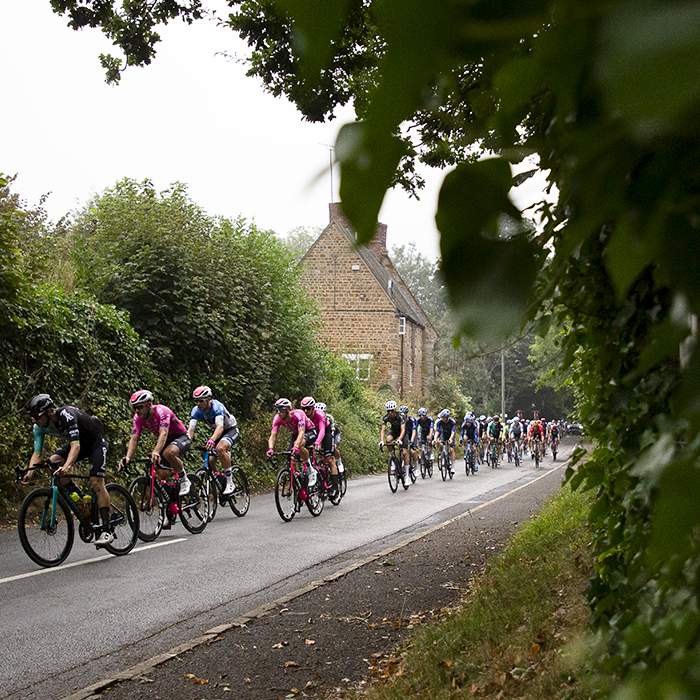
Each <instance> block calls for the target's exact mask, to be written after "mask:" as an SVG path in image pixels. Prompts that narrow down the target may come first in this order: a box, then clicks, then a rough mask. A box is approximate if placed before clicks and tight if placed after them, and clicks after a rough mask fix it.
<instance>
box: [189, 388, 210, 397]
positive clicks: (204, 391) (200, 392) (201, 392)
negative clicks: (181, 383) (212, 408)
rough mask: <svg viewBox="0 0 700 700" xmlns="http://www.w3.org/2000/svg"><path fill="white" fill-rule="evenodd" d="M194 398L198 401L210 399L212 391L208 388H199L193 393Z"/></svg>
mask: <svg viewBox="0 0 700 700" xmlns="http://www.w3.org/2000/svg"><path fill="white" fill-rule="evenodd" d="M192 398H193V399H195V400H197V399H210V398H211V389H210V388H209V387H208V386H204V385H202V386H198V387H197V388H196V389H195V390H194V391H193V392H192Z"/></svg>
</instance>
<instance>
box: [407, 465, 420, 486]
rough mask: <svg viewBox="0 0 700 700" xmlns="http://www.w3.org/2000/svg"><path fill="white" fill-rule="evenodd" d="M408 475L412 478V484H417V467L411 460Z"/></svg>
mask: <svg viewBox="0 0 700 700" xmlns="http://www.w3.org/2000/svg"><path fill="white" fill-rule="evenodd" d="M408 475H409V477H410V478H411V483H412V484H415V483H416V479H418V474H416V465H415V464H414V463H413V462H412V461H410V460H409V462H408Z"/></svg>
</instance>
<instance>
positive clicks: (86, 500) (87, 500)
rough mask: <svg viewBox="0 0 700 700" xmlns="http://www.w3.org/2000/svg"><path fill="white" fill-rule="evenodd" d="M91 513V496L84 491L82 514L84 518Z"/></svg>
mask: <svg viewBox="0 0 700 700" xmlns="http://www.w3.org/2000/svg"><path fill="white" fill-rule="evenodd" d="M91 514H92V496H91V495H90V494H89V493H86V494H85V495H84V496H83V515H85V517H86V518H89V517H90V515H91Z"/></svg>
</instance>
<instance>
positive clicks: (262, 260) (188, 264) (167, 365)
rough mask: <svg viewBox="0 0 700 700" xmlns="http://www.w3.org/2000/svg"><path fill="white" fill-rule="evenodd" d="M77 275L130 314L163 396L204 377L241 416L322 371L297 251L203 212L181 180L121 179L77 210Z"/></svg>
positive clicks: (311, 381)
mask: <svg viewBox="0 0 700 700" xmlns="http://www.w3.org/2000/svg"><path fill="white" fill-rule="evenodd" d="M73 235H74V242H73V256H74V260H75V264H76V284H77V285H79V286H81V287H83V288H85V289H87V290H89V291H90V292H91V293H93V294H95V295H96V296H97V298H98V299H100V301H102V302H104V303H111V304H114V305H116V306H118V307H119V308H122V309H125V310H126V311H127V312H128V313H129V319H130V322H131V324H132V326H133V327H134V329H135V330H136V331H137V332H138V333H139V335H140V336H141V337H142V338H144V339H146V340H147V341H148V343H149V345H150V348H151V351H152V353H153V361H154V364H155V366H156V369H157V371H158V373H159V375H160V379H161V382H162V390H163V397H162V398H163V400H167V401H173V400H176V397H177V396H178V395H179V394H181V393H182V391H183V387H184V386H187V387H189V389H190V390H191V389H192V388H194V387H195V386H197V385H199V384H202V383H207V384H210V385H211V386H212V388H213V389H214V390H215V391H216V394H217V396H218V397H220V398H221V400H222V401H224V403H226V405H227V406H228V407H229V408H230V409H231V410H232V411H234V412H235V413H236V414H237V415H239V416H243V417H245V416H247V415H248V414H249V413H250V412H251V411H252V410H253V408H254V407H255V406H256V405H258V404H261V403H269V402H271V401H272V400H274V398H276V397H277V396H279V395H286V394H292V395H294V394H298V393H302V394H303V393H304V392H308V391H310V389H311V388H312V387H314V386H315V385H316V384H317V383H318V381H319V379H320V371H319V369H318V368H319V367H320V366H321V365H322V362H321V354H320V353H321V351H320V349H319V348H318V346H317V344H316V341H315V328H316V312H315V310H314V309H313V307H312V305H311V303H310V302H309V301H308V298H307V297H306V295H304V294H302V293H301V292H300V291H299V287H298V283H297V280H298V275H299V271H298V269H297V267H296V265H294V260H293V255H292V254H291V253H290V252H289V251H288V250H287V248H286V247H285V246H284V244H282V243H281V242H280V241H279V240H278V239H277V238H276V237H275V236H274V234H273V233H272V232H269V231H261V230H259V229H257V228H256V227H255V226H253V225H247V224H246V222H245V221H244V220H243V219H237V220H235V221H229V220H227V219H220V218H212V217H208V216H207V215H206V214H205V213H204V212H203V211H202V210H201V209H200V208H199V207H198V206H197V205H195V204H194V203H193V202H192V201H191V200H190V199H189V198H188V197H187V193H186V189H185V187H184V186H183V185H181V184H175V185H173V186H171V188H170V189H168V190H166V191H164V192H162V193H157V192H156V191H155V190H154V188H153V185H152V184H151V183H150V182H148V181H145V182H142V183H137V182H135V181H133V180H122V181H121V182H119V183H118V184H117V185H116V186H115V187H114V188H111V189H109V190H107V191H105V192H104V193H103V194H102V195H100V196H99V197H98V198H97V199H96V200H95V202H93V203H92V205H90V207H89V208H88V209H87V210H86V211H84V212H83V213H82V214H81V216H80V217H79V219H78V222H77V224H76V227H75V229H74V232H73Z"/></svg>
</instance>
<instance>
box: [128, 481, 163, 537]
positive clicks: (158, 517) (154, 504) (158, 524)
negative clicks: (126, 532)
mask: <svg viewBox="0 0 700 700" xmlns="http://www.w3.org/2000/svg"><path fill="white" fill-rule="evenodd" d="M128 491H129V493H130V494H131V497H132V498H133V499H134V503H135V504H136V509H137V510H138V512H139V531H138V538H139V539H140V540H141V541H142V542H153V540H155V539H156V538H157V537H158V535H160V533H161V532H162V530H163V523H164V522H165V505H164V504H163V503H162V502H161V500H160V495H159V494H158V491H157V490H154V491H153V492H151V478H150V477H148V476H137V477H136V478H135V479H134V480H133V481H132V482H131V483H130V484H129V488H128Z"/></svg>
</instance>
